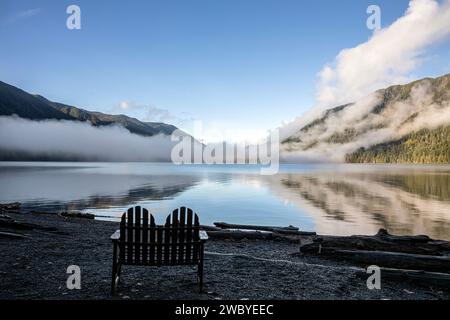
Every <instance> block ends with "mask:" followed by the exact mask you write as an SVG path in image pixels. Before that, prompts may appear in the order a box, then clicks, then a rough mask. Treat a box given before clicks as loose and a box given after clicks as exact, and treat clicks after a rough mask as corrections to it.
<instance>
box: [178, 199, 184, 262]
mask: <svg viewBox="0 0 450 320" xmlns="http://www.w3.org/2000/svg"><path fill="white" fill-rule="evenodd" d="M185 223H186V208H185V207H181V208H180V225H179V228H180V229H179V232H178V234H179V238H178V241H179V242H180V243H184V236H185V233H186V231H185V229H184V226H185ZM185 247H186V245H182V246H179V247H178V263H183V262H184V261H185V260H184V250H185Z"/></svg>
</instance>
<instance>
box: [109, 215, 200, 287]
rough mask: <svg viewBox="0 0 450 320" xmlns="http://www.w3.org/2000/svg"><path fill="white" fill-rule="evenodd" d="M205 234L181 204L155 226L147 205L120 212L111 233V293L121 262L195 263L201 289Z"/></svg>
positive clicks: (147, 263)
mask: <svg viewBox="0 0 450 320" xmlns="http://www.w3.org/2000/svg"><path fill="white" fill-rule="evenodd" d="M207 239H208V235H207V234H206V232H204V231H200V222H199V219H198V216H197V214H195V213H194V212H193V211H192V210H191V209H189V208H185V207H181V208H179V209H176V210H174V211H173V212H172V214H170V215H169V216H168V217H167V219H166V223H165V225H164V226H159V225H158V226H157V225H156V224H155V219H154V218H153V216H152V215H151V214H149V213H148V210H147V209H141V207H135V208H130V209H128V211H127V212H126V213H124V214H123V215H122V218H121V221H120V230H117V231H116V232H115V233H114V234H113V235H112V236H111V240H112V241H113V267H112V281H111V293H112V294H114V292H115V289H116V286H117V283H118V281H119V277H120V273H121V271H122V266H123V265H135V266H156V267H161V266H178V265H197V266H198V283H199V289H200V292H201V291H202V290H203V257H204V243H205V241H206V240H207Z"/></svg>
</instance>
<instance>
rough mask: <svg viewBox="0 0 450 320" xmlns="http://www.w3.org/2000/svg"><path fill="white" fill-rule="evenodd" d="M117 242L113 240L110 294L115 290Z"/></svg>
mask: <svg viewBox="0 0 450 320" xmlns="http://www.w3.org/2000/svg"><path fill="white" fill-rule="evenodd" d="M117 271H118V270H117V243H115V242H114V246H113V264H112V276H111V295H114V293H115V291H116V278H117V276H118V272H117Z"/></svg>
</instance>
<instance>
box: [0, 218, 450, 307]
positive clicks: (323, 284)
mask: <svg viewBox="0 0 450 320" xmlns="http://www.w3.org/2000/svg"><path fill="white" fill-rule="evenodd" d="M8 216H10V217H11V218H12V219H14V220H16V221H17V222H20V223H28V224H35V225H36V226H35V227H34V228H33V229H31V230H19V231H18V230H14V231H13V230H7V229H5V228H3V229H2V230H1V231H3V232H8V231H9V232H16V233H21V234H23V235H25V236H26V238H23V239H10V238H6V237H0V252H1V258H0V299H171V300H172V299H195V300H202V299H217V300H219V299H402V300H403V299H449V298H450V291H449V290H445V289H442V288H433V287H426V286H418V285H415V284H411V283H406V282H395V281H388V280H383V279H382V288H381V290H369V289H368V288H367V286H366V278H367V277H361V275H360V272H359V275H358V271H357V270H356V269H352V268H351V266H350V265H347V264H345V263H337V262H334V261H328V260H325V259H322V258H317V257H304V256H291V253H294V252H298V250H299V246H298V244H295V243H290V242H287V241H273V240H268V241H261V240H259V241H258V240H254V241H250V240H243V241H226V240H220V241H219V240H209V241H208V242H207V243H206V249H205V250H206V255H205V292H204V293H201V294H200V293H199V292H198V290H197V284H196V268H195V267H163V268H161V269H158V268H156V267H130V266H124V269H123V271H122V277H121V280H120V283H119V286H118V290H117V294H116V295H115V296H111V294H110V276H111V262H112V244H111V241H110V236H111V234H112V233H113V232H114V231H115V230H116V229H117V228H118V223H112V222H104V221H97V220H92V219H83V218H75V217H62V216H59V215H55V214H32V213H26V214H24V213H17V214H16V213H8ZM70 265H78V266H79V267H80V269H81V289H80V290H69V289H67V286H66V281H67V277H68V276H69V275H68V274H67V273H66V272H67V267H68V266H70Z"/></svg>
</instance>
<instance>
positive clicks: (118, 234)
mask: <svg viewBox="0 0 450 320" xmlns="http://www.w3.org/2000/svg"><path fill="white" fill-rule="evenodd" d="M119 239H120V230H117V231H116V232H114V233H113V235H112V236H111V240H112V241H117V240H119Z"/></svg>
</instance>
